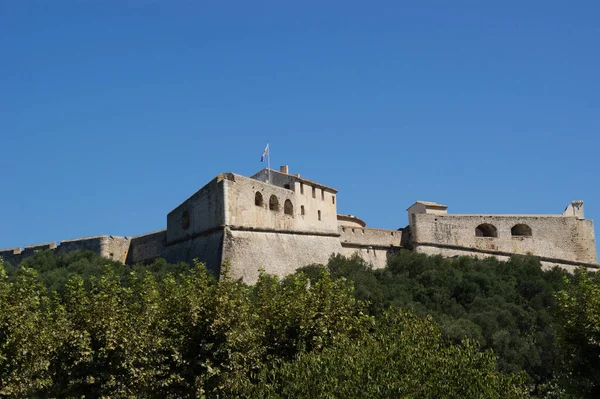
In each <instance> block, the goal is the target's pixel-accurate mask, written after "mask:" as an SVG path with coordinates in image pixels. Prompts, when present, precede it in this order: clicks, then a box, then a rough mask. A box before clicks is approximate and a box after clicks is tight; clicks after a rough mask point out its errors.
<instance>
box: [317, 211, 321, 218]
mask: <svg viewBox="0 0 600 399" xmlns="http://www.w3.org/2000/svg"><path fill="white" fill-rule="evenodd" d="M317 216H318V217H319V220H321V211H317Z"/></svg>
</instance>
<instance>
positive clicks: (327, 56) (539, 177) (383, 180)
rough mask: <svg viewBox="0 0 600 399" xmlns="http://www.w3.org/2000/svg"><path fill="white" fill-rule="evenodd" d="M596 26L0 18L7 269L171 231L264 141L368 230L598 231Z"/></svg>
mask: <svg viewBox="0 0 600 399" xmlns="http://www.w3.org/2000/svg"><path fill="white" fill-rule="evenodd" d="M199 3H204V4H202V5H200V4H199ZM292 3H293V4H292ZM492 3H494V4H492ZM599 20H600V3H598V2H597V1H580V2H575V3H568V2H564V1H501V2H500V1H498V2H489V1H468V2H464V1H418V2H416V1H411V2H404V1H390V2H365V1H360V2H358V1H339V2H338V1H335V2H334V1H319V2H310V1H302V2H289V1H270V2H262V1H258V0H257V1H251V2H248V1H243V2H242V1H229V2H196V1H166V0H162V1H158V0H156V1H150V0H136V1H133V0H130V1H127V0H120V1H84V0H80V1H66V0H65V1H47V0H44V1H39V2H33V1H26V0H19V1H17V0H0V149H1V153H0V172H1V174H2V180H3V182H2V185H1V186H0V187H1V195H0V248H5V247H12V246H24V245H28V244H35V243H41V242H47V241H60V240H62V239H70V238H76V237H83V236H89V235H98V234H113V235H128V236H133V235H137V234H141V233H144V232H149V231H153V230H158V229H161V228H164V227H166V214H167V213H168V212H169V211H170V210H171V209H173V208H174V207H175V206H177V205H178V204H179V203H181V202H182V201H183V200H184V199H186V198H187V197H188V196H189V195H191V194H192V193H193V192H195V191H196V190H198V189H199V188H200V187H202V186H203V185H204V184H205V183H207V182H208V181H209V180H210V179H212V178H213V177H214V176H215V175H216V174H218V173H220V172H225V171H231V172H235V173H240V174H244V175H250V174H252V173H254V172H256V171H257V170H259V169H260V168H261V167H263V166H264V164H261V163H260V162H259V160H260V155H261V152H262V150H263V148H264V146H265V143H266V142H267V140H269V141H270V142H271V146H272V166H273V167H278V166H279V165H280V164H289V165H290V170H291V172H292V173H301V174H302V176H304V177H306V178H308V179H311V180H316V181H318V182H321V183H323V184H327V185H331V186H334V187H336V188H337V189H338V190H339V196H338V210H339V212H340V213H352V214H356V215H358V216H360V217H361V218H363V219H364V220H365V221H366V222H367V225H368V226H370V227H382V228H399V227H404V226H405V225H406V224H407V216H406V212H405V210H406V208H407V207H408V206H410V205H411V204H412V203H413V202H414V201H415V200H430V201H437V202H441V203H444V204H447V205H449V207H450V208H449V211H450V212H451V213H561V212H562V211H563V209H564V208H565V206H566V205H567V204H568V203H569V202H570V201H571V200H573V199H583V200H584V201H585V206H586V216H587V217H588V218H591V219H596V220H597V222H599V223H600V187H599V185H598V174H599V171H600V170H599V165H598V150H599V148H600V137H599V135H598V132H599V131H600V76H599V71H600V51H599V47H598V46H599V43H600V24H599V23H598V21H599ZM596 230H597V231H598V228H597V229H596Z"/></svg>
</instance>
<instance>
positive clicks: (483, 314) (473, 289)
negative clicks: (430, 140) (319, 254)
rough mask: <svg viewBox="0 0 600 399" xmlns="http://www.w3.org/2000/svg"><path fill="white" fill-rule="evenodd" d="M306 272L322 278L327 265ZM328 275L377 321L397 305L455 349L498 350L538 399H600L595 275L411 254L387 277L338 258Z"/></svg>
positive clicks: (599, 304)
mask: <svg viewBox="0 0 600 399" xmlns="http://www.w3.org/2000/svg"><path fill="white" fill-rule="evenodd" d="M301 270H303V272H304V273H306V274H307V275H309V276H311V277H314V276H316V275H317V274H318V270H319V266H307V267H305V268H303V269H301ZM328 271H329V272H330V273H331V275H332V277H334V278H340V277H344V278H348V279H350V280H351V281H353V282H354V285H355V291H354V292H355V295H356V297H357V298H358V299H360V300H363V301H368V302H369V310H370V313H371V314H374V315H376V316H377V315H378V314H381V313H382V312H384V310H385V309H387V308H388V307H390V306H393V307H399V308H404V309H411V310H412V311H413V312H414V313H415V314H416V315H419V316H425V315H431V316H432V317H433V318H434V319H435V320H436V322H437V323H438V324H439V326H440V329H441V331H442V336H443V337H445V338H447V339H449V340H451V341H452V342H455V343H456V342H460V341H461V340H462V339H464V338H465V337H466V338H469V339H471V340H473V341H475V342H477V344H478V345H480V347H481V348H482V349H491V350H493V352H494V354H495V355H496V356H497V357H498V358H497V365H498V367H499V369H500V370H501V371H504V372H506V373H515V372H519V371H525V372H526V373H527V375H528V376H529V381H530V382H532V383H533V384H534V387H535V389H534V392H533V393H534V394H535V395H540V396H548V397H556V396H558V397H571V396H569V395H570V394H573V395H575V396H574V397H590V398H597V397H600V393H599V392H598V390H597V389H598V387H599V386H600V372H598V366H600V345H599V344H598V342H600V279H599V278H598V277H595V273H587V272H586V271H585V270H583V269H581V270H579V271H578V272H577V273H576V274H575V276H573V275H571V274H570V273H568V272H567V271H565V270H562V269H560V268H558V267H556V268H553V269H551V270H542V268H541V266H540V263H539V261H538V260H537V259H536V258H534V257H524V256H515V257H513V258H512V259H510V260H509V261H508V262H502V261H498V260H497V259H494V258H486V259H484V260H479V259H475V258H470V257H460V258H443V257H441V256H426V255H422V254H416V253H413V252H408V251H406V252H400V253H399V254H396V255H394V256H392V257H391V258H390V259H389V260H388V267H387V268H386V269H383V270H372V269H371V268H370V266H369V265H368V264H367V263H366V262H365V261H364V260H363V259H362V258H360V257H358V256H354V257H351V258H346V257H343V256H339V255H338V256H333V257H332V258H331V259H330V261H329V263H328ZM591 276H593V277H591ZM571 280H573V282H572V283H571V282H570V281H571ZM557 299H558V301H557ZM594 389H596V390H594Z"/></svg>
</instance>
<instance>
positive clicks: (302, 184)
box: [300, 183, 304, 195]
mask: <svg viewBox="0 0 600 399" xmlns="http://www.w3.org/2000/svg"><path fill="white" fill-rule="evenodd" d="M300 194H302V195H304V183H300Z"/></svg>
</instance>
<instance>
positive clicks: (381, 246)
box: [339, 226, 403, 269]
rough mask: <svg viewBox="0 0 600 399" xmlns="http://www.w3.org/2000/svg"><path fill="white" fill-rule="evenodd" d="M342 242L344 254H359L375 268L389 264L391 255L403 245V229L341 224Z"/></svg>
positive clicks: (342, 252)
mask: <svg viewBox="0 0 600 399" xmlns="http://www.w3.org/2000/svg"><path fill="white" fill-rule="evenodd" d="M339 232H340V242H341V245H342V250H341V251H340V253H341V254H342V255H344V256H352V255H354V254H357V255H358V256H360V257H361V258H363V259H364V260H366V261H367V262H369V263H371V265H372V266H373V268H374V269H382V268H384V267H386V266H387V260H388V258H389V256H390V255H391V254H393V253H395V252H396V251H398V250H399V249H400V247H401V246H402V233H403V231H402V230H383V229H371V228H366V227H350V226H340V227H339Z"/></svg>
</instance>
